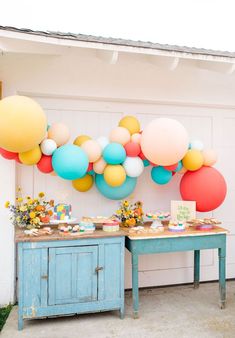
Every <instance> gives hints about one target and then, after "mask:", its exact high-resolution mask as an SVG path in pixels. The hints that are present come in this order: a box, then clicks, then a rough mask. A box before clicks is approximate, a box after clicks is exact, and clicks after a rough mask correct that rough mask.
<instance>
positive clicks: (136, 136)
mask: <svg viewBox="0 0 235 338" xmlns="http://www.w3.org/2000/svg"><path fill="white" fill-rule="evenodd" d="M131 141H132V142H135V143H139V144H140V141H141V134H139V133H135V134H133V135H131Z"/></svg>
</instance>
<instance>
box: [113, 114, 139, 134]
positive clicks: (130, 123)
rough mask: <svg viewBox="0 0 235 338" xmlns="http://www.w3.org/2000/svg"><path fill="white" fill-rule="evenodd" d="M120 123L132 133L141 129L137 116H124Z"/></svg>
mask: <svg viewBox="0 0 235 338" xmlns="http://www.w3.org/2000/svg"><path fill="white" fill-rule="evenodd" d="M118 125H119V127H124V128H126V129H128V130H129V132H130V134H131V135H132V134H135V133H138V132H139V131H140V123H139V121H138V120H137V118H136V117H135V116H124V117H123V118H122V119H121V120H120V122H119V124H118Z"/></svg>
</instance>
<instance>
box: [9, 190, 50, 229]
mask: <svg viewBox="0 0 235 338" xmlns="http://www.w3.org/2000/svg"><path fill="white" fill-rule="evenodd" d="M20 191H21V189H20V188H18V192H20ZM20 195H21V194H20ZM5 207H6V208H8V209H9V210H10V213H11V218H10V219H11V221H12V223H13V225H14V226H18V227H20V228H26V229H29V230H30V229H35V228H40V225H41V224H42V223H48V222H49V221H50V217H51V216H52V215H53V211H52V208H53V207H54V201H53V200H50V201H46V200H45V194H44V193H43V192H40V193H39V194H38V198H31V197H30V196H26V197H22V196H20V197H17V198H16V203H15V204H11V203H10V202H9V201H7V202H6V203H5Z"/></svg>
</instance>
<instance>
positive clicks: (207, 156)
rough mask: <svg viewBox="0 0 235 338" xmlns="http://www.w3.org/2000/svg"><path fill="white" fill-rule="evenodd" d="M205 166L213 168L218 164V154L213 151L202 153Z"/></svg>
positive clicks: (206, 150)
mask: <svg viewBox="0 0 235 338" xmlns="http://www.w3.org/2000/svg"><path fill="white" fill-rule="evenodd" d="M202 156H203V159H204V160H203V165H205V166H207V167H211V166H212V165H214V164H215V163H216V162H217V153H216V152H215V151H214V150H213V149H205V150H204V151H203V152H202Z"/></svg>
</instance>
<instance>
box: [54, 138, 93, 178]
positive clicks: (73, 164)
mask: <svg viewBox="0 0 235 338" xmlns="http://www.w3.org/2000/svg"><path fill="white" fill-rule="evenodd" d="M88 165H89V161H88V157H87V154H86V153H85V152H84V151H83V150H82V149H81V148H80V147H78V146H76V145H73V144H66V145H64V146H61V147H59V148H58V149H56V150H55V151H54V153H53V156H52V167H53V169H54V171H55V172H56V174H57V175H58V176H60V177H62V178H64V179H65V180H76V179H77V178H81V177H83V176H84V175H85V174H86V171H87V168H88Z"/></svg>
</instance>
